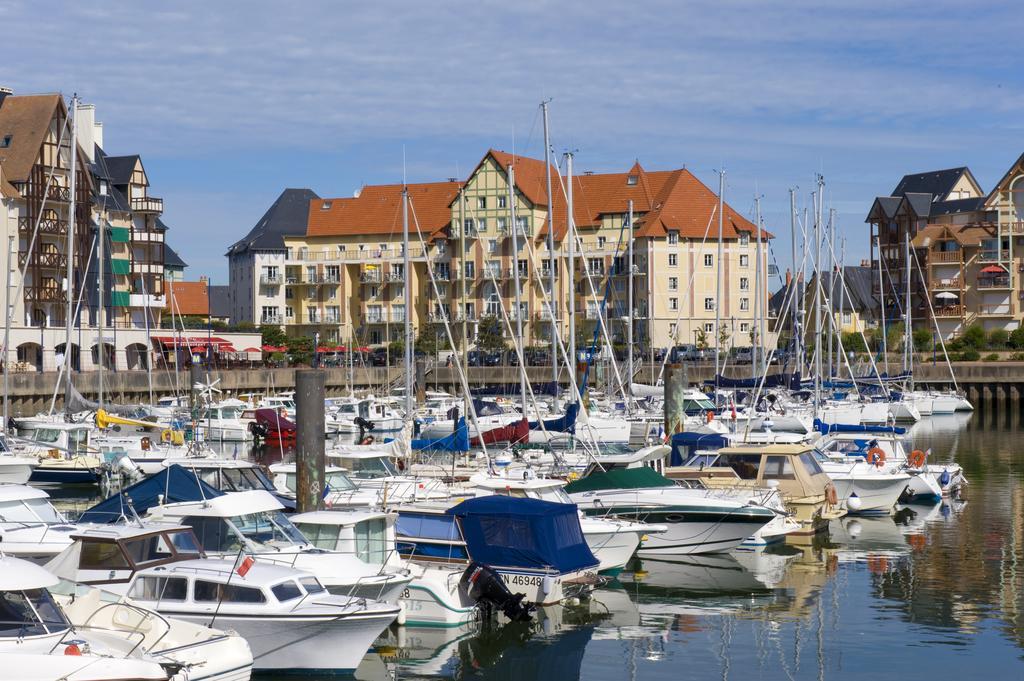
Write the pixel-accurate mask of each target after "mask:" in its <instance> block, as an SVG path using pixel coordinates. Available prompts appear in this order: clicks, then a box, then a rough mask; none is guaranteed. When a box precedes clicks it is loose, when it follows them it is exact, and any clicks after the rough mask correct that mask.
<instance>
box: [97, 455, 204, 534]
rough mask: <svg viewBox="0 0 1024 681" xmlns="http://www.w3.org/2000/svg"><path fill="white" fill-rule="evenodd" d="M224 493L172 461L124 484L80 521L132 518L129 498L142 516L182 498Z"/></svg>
mask: <svg viewBox="0 0 1024 681" xmlns="http://www.w3.org/2000/svg"><path fill="white" fill-rule="evenodd" d="M223 494H224V492H221V491H220V490H219V489H217V488H215V487H213V486H211V485H208V484H206V483H205V482H203V481H202V480H200V479H199V478H197V477H196V474H195V473H194V472H192V471H190V470H189V469H187V468H183V467H182V466H179V465H178V464H172V465H170V466H168V467H167V468H166V469H165V470H163V471H161V472H159V473H157V474H156V475H154V476H151V477H148V478H146V479H145V480H142V481H140V482H137V483H135V484H134V485H131V486H130V487H125V488H124V489H123V490H121V492H120V493H119V494H115V495H114V496H112V497H110V498H109V499H107V500H106V501H101V502H100V503H98V504H96V505H95V506H93V507H92V508H90V509H89V510H88V511H86V512H85V513H83V514H82V517H81V518H79V519H78V522H80V523H107V524H109V523H116V522H118V521H119V520H121V519H122V517H127V518H131V517H132V514H131V511H130V510H129V509H128V504H127V502H126V501H125V499H126V498H130V499H131V505H132V508H134V509H135V512H136V513H137V514H139V515H140V516H142V515H145V513H146V511H148V510H149V509H150V508H152V507H154V506H156V505H158V504H159V503H160V499H159V497H161V496H162V497H163V503H165V504H173V503H176V502H179V501H199V500H200V499H211V498H213V497H219V496H222V495H223Z"/></svg>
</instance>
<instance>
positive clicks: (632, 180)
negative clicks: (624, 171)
mask: <svg viewBox="0 0 1024 681" xmlns="http://www.w3.org/2000/svg"><path fill="white" fill-rule="evenodd" d="M639 180H640V178H639V177H637V176H636V175H627V176H626V184H627V185H629V186H631V187H632V186H633V185H635V184H636V183H637V182H638V181H639Z"/></svg>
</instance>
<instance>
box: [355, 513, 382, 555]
mask: <svg viewBox="0 0 1024 681" xmlns="http://www.w3.org/2000/svg"><path fill="white" fill-rule="evenodd" d="M355 533H356V555H357V556H359V558H360V560H362V561H364V562H366V563H372V564H383V563H384V561H385V560H386V559H387V553H388V546H387V520H385V519H384V518H375V519H371V520H363V521H360V522H358V523H356V526H355Z"/></svg>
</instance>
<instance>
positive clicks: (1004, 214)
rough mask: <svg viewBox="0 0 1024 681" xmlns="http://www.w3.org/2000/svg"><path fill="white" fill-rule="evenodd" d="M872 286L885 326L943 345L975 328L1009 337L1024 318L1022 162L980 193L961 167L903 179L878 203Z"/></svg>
mask: <svg viewBox="0 0 1024 681" xmlns="http://www.w3.org/2000/svg"><path fill="white" fill-rule="evenodd" d="M866 221H867V222H868V223H869V225H870V230H871V232H870V235H871V244H872V268H873V281H874V282H875V292H876V295H880V298H881V300H882V302H883V310H884V316H885V319H886V322H887V323H891V322H893V321H896V320H903V319H905V317H906V315H905V312H904V310H905V308H906V295H907V290H908V284H907V274H908V270H907V267H908V248H907V242H908V241H909V267H910V269H909V279H910V284H909V291H910V312H911V318H912V321H913V324H914V326H915V327H917V328H927V329H930V330H935V329H938V331H939V333H941V334H942V336H943V337H944V338H947V339H948V338H951V337H954V336H956V335H958V334H960V333H962V332H963V330H964V329H965V328H966V327H967V326H969V325H971V324H974V323H980V324H981V325H982V326H983V327H984V328H985V329H986V330H993V329H1006V330H1012V329H1016V328H1017V327H1018V326H1020V323H1021V319H1022V317H1024V310H1022V301H1024V287H1022V286H1021V274H1022V273H1024V248H1022V246H1024V243H1022V241H1021V239H1024V156H1022V157H1020V158H1018V159H1017V160H1016V161H1015V162H1014V163H1013V165H1011V166H1010V168H1009V169H1008V170H1007V171H1006V173H1005V174H1004V175H1003V177H1002V178H1001V179H1000V180H999V182H998V183H997V184H996V185H995V187H993V188H992V190H991V191H990V192H988V193H987V194H986V193H984V192H983V191H982V189H981V187H980V186H979V185H978V182H977V181H976V180H975V178H974V176H973V175H972V174H971V172H970V170H969V169H968V168H966V167H961V168H952V169H948V170H939V171H932V172H928V173H918V174H914V175H907V176H905V177H904V178H903V179H902V180H901V181H900V183H899V184H898V185H897V187H896V189H895V190H894V191H893V193H892V195H891V196H880V197H877V198H876V199H875V201H874V203H873V204H872V207H871V210H870V211H869V213H868V217H867V220H866ZM879 292H880V293H879Z"/></svg>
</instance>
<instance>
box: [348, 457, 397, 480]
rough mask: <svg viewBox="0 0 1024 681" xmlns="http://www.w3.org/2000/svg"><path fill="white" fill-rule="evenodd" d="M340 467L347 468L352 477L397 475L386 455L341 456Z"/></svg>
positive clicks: (364, 477) (364, 478)
mask: <svg viewBox="0 0 1024 681" xmlns="http://www.w3.org/2000/svg"><path fill="white" fill-rule="evenodd" d="M341 467H342V468H347V469H348V470H349V471H350V472H351V473H352V477H354V478H357V479H363V480H366V479H373V478H389V477H394V476H397V475H398V471H397V470H395V467H394V466H393V465H392V463H391V462H390V461H388V459H387V457H386V456H371V457H365V458H363V457H360V458H351V457H341Z"/></svg>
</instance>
